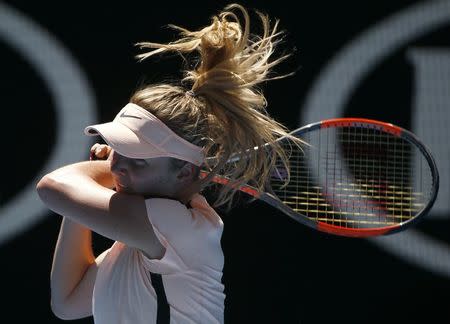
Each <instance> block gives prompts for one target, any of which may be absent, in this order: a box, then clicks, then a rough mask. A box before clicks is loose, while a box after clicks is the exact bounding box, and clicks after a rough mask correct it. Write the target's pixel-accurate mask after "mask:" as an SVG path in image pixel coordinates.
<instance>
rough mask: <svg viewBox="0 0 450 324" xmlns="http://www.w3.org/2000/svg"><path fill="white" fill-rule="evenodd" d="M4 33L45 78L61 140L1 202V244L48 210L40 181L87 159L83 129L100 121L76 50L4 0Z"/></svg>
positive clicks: (0, 28)
mask: <svg viewBox="0 0 450 324" xmlns="http://www.w3.org/2000/svg"><path fill="white" fill-rule="evenodd" d="M0 37H1V38H2V40H4V41H5V43H7V44H8V45H9V46H11V47H12V48H13V49H14V50H15V51H16V52H17V53H18V54H19V55H21V56H22V57H23V58H24V59H25V60H26V61H27V62H28V63H29V64H30V65H31V66H32V67H33V68H34V69H35V70H36V71H37V73H38V74H39V76H40V77H41V78H42V79H43V80H44V82H45V84H46V85H47V87H48V89H49V91H50V94H51V96H52V101H53V103H54V107H55V108H56V114H57V116H56V121H57V129H56V132H55V133H56V137H57V138H56V144H55V147H54V148H53V151H52V152H51V154H50V156H49V157H48V160H47V162H46V164H45V166H44V168H43V169H42V170H41V171H40V172H39V174H37V175H36V176H35V177H34V178H33V179H32V181H30V182H29V183H28V184H27V185H26V186H25V187H24V188H23V189H22V191H21V192H20V193H18V194H17V195H16V196H15V197H14V198H13V199H11V200H10V201H8V202H7V204H6V205H4V206H1V209H0V215H1V217H0V244H1V243H3V242H5V241H6V240H7V239H10V238H12V237H13V236H14V235H17V234H18V233H19V232H21V231H24V230H25V229H27V228H28V227H30V226H32V225H33V224H35V223H36V222H37V221H38V220H39V219H40V218H41V217H43V216H45V215H47V214H48V209H47V208H46V207H45V206H44V204H42V202H41V201H40V200H39V197H38V196H37V194H36V183H37V181H38V180H39V179H40V178H41V177H42V175H44V174H45V173H48V172H49V171H52V170H54V169H56V168H58V167H61V166H62V165H64V164H68V163H74V162H77V161H79V160H80V159H82V158H83V157H84V158H85V157H86V148H87V147H88V146H89V144H90V139H89V138H87V137H86V136H84V135H83V133H82V130H83V129H84V127H85V126H86V125H88V124H92V123H94V120H95V119H96V115H95V111H96V109H95V104H94V95H93V93H92V91H91V88H90V87H89V85H88V82H87V80H86V77H85V76H84V75H83V72H82V70H81V68H80V67H79V66H78V65H77V64H76V62H75V60H74V59H73V58H72V56H71V55H70V53H68V52H67V50H66V49H64V47H63V46H62V45H61V44H60V43H59V42H58V41H57V40H56V39H55V38H54V37H53V36H52V35H50V34H49V33H48V32H47V31H46V30H44V29H43V28H41V27H40V26H38V25H37V24H35V23H34V22H32V21H31V20H30V19H28V18H27V17H25V16H24V15H22V14H20V13H19V12H17V11H16V10H14V9H12V8H10V7H9V6H6V5H5V4H3V3H0ZM21 109H23V110H25V109H26V107H23V108H20V107H18V111H19V112H20V110H21ZM30 137H32V134H30ZM36 145H39V144H36Z"/></svg>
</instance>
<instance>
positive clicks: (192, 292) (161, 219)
mask: <svg viewBox="0 0 450 324" xmlns="http://www.w3.org/2000/svg"><path fill="white" fill-rule="evenodd" d="M190 205H191V207H192V208H187V207H186V206H185V205H183V204H181V203H180V202H179V201H176V200H171V199H164V198H151V199H147V200H146V206H147V214H148V217H149V220H150V223H151V224H152V226H153V229H154V232H155V234H156V236H157V237H158V239H159V241H160V242H161V244H162V245H163V246H164V247H165V248H166V252H165V254H164V256H163V257H162V258H161V259H159V260H158V259H149V258H147V257H146V256H145V255H144V254H143V253H142V252H141V251H140V250H138V249H135V248H131V247H128V246H126V245H124V244H123V243H120V242H115V243H114V244H113V245H112V247H111V248H110V249H109V250H108V252H107V255H106V256H105V258H104V259H103V261H102V263H101V264H100V266H99V269H98V272H97V278H96V281H95V286H94V296H93V316H94V321H95V323H96V324H115V323H117V324H119V323H121V324H128V323H129V324H140V323H142V324H143V323H146V324H151V323H156V314H157V299H156V298H157V296H156V293H155V290H154V289H153V286H152V283H151V278H150V273H149V272H150V271H151V272H154V273H159V274H161V276H162V281H163V285H164V289H165V293H166V298H167V302H168V303H169V305H170V323H196V324H198V323H223V322H224V301H225V294H224V286H223V284H222V282H221V279H222V270H223V265H224V255H223V252H222V248H221V244H220V239H221V236H222V232H223V222H222V220H221V218H220V217H219V215H217V213H216V212H215V211H214V209H213V208H212V207H211V206H209V204H208V203H207V201H206V199H205V198H204V197H203V196H201V195H199V194H197V195H195V196H194V197H193V199H192V200H191V202H190Z"/></svg>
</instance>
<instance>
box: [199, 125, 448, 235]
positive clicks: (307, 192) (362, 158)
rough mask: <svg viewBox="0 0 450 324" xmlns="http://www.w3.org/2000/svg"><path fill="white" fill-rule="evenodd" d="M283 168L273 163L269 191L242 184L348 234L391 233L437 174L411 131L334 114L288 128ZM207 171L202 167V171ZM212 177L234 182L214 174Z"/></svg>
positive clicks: (421, 209) (299, 217)
mask: <svg viewBox="0 0 450 324" xmlns="http://www.w3.org/2000/svg"><path fill="white" fill-rule="evenodd" d="M291 134H292V135H294V136H296V137H298V138H301V139H302V140H303V141H304V142H306V143H307V144H309V145H304V146H302V147H301V148H299V147H298V146H296V145H295V144H292V143H290V141H292V140H289V139H288V138H285V137H282V138H280V139H279V141H281V142H282V144H283V147H285V149H286V150H288V151H289V156H290V157H289V163H290V181H289V183H288V184H287V185H286V186H283V184H284V183H285V180H286V178H287V170H286V168H285V167H284V166H283V165H282V164H281V163H279V164H278V163H277V164H276V167H275V168H274V170H273V171H272V174H271V179H270V186H269V189H268V190H267V192H260V191H258V190H256V189H255V188H254V187H252V186H249V185H243V186H241V187H240V188H239V190H240V191H242V192H245V193H246V194H249V195H251V196H253V197H254V198H256V199H259V200H261V201H264V202H265V203H267V204H269V205H271V206H273V207H275V208H276V209H278V210H280V211H281V212H283V213H285V214H286V215H288V216H289V217H291V218H292V219H294V220H296V221H298V222H299V223H301V224H303V225H306V226H309V227H311V228H313V229H316V230H319V231H322V232H326V233H330V234H334V235H339V236H348V237H370V236H378V235H386V234H392V233H396V232H399V231H402V230H404V229H406V228H408V227H409V226H411V225H413V224H416V223H417V222H418V221H419V220H420V219H421V218H422V217H423V216H424V215H426V214H427V212H428V211H429V210H430V209H431V208H432V206H433V203H434V201H435V199H436V196H437V193H438V189H439V174H438V170H437V168H436V164H435V161H434V159H433V157H432V155H431V153H430V151H429V150H428V149H427V147H425V145H424V144H423V143H422V142H421V141H420V140H419V139H418V138H417V137H416V136H415V135H414V134H413V133H411V132H409V131H407V130H405V129H403V128H401V127H398V126H395V125H393V124H389V123H385V122H381V121H377V120H370V119H361V118H337V119H329V120H324V121H320V122H317V123H313V124H309V125H306V126H304V127H301V128H299V129H296V130H294V131H293V132H291ZM207 175H208V172H207V171H201V174H200V176H201V178H205V177H206V176H207ZM212 181H213V182H214V183H219V184H222V185H232V183H231V182H230V180H229V179H227V178H226V177H223V176H220V175H216V176H214V177H213V178H212Z"/></svg>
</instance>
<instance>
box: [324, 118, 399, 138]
mask: <svg viewBox="0 0 450 324" xmlns="http://www.w3.org/2000/svg"><path fill="white" fill-rule="evenodd" d="M360 124H366V125H367V124H368V125H372V126H377V127H379V128H380V129H382V130H383V131H384V132H386V133H390V134H393V135H395V136H400V135H401V134H402V131H403V130H402V128H400V127H398V126H395V125H393V124H389V123H385V122H382V121H378V120H372V119H366V118H334V119H327V120H323V121H321V127H349V126H351V127H358V125H360Z"/></svg>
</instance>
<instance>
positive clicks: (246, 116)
mask: <svg viewBox="0 0 450 324" xmlns="http://www.w3.org/2000/svg"><path fill="white" fill-rule="evenodd" d="M235 10H237V11H239V12H240V13H241V15H242V17H243V23H241V21H240V20H239V18H238V16H237V14H236V13H235V12H234V11H235ZM257 14H258V16H259V18H260V20H261V23H262V27H263V32H262V35H260V36H258V35H253V34H250V17H249V14H248V12H247V10H246V9H245V8H244V7H242V6H241V5H238V4H231V5H228V6H227V7H225V9H224V11H222V12H221V13H220V14H219V15H217V16H213V17H212V23H211V25H209V26H207V27H205V28H203V29H200V30H198V31H189V30H187V29H184V28H181V27H178V26H173V25H171V27H173V28H174V29H177V30H178V31H180V33H181V38H180V39H178V40H176V41H174V42H170V43H167V44H160V43H151V42H142V43H138V44H137V45H138V46H140V47H141V48H151V49H152V50H151V51H149V52H146V53H143V54H140V55H138V56H137V58H139V59H140V60H144V59H147V58H148V57H150V56H152V55H155V54H159V53H164V52H171V51H172V52H177V53H181V54H183V53H191V52H198V53H199V54H200V56H199V58H198V61H197V62H196V67H195V69H193V70H186V71H185V77H184V78H183V80H182V82H184V83H186V82H187V83H189V84H191V85H192V87H191V88H190V89H188V91H187V90H186V89H185V88H184V87H182V86H177V85H171V84H155V85H148V86H146V87H144V88H143V89H140V90H138V91H136V92H135V93H134V95H133V96H132V98H131V100H130V101H131V102H133V103H135V104H138V105H140V106H141V107H143V108H145V109H148V110H149V111H151V112H152V113H153V114H155V115H156V116H157V117H158V118H160V119H161V120H162V121H163V122H164V123H165V124H166V125H167V126H168V127H170V128H171V129H172V130H173V131H175V132H176V133H177V134H178V135H180V136H181V137H183V138H184V139H186V140H188V141H190V142H191V143H194V144H196V145H199V146H202V147H204V152H205V155H206V156H207V157H208V158H211V159H209V160H208V161H209V162H207V163H206V168H207V169H208V170H210V171H211V170H213V168H214V167H215V166H217V164H218V163H220V162H222V163H221V164H220V165H221V166H220V170H216V171H218V173H219V174H221V175H225V176H227V177H229V178H230V179H231V180H232V182H233V183H234V184H235V185H236V186H239V185H241V184H245V183H251V184H252V185H253V186H255V187H256V188H257V189H259V190H264V188H265V187H266V184H267V183H268V179H269V177H270V175H271V174H270V173H271V170H272V169H273V167H274V165H275V163H280V161H281V163H283V164H284V165H285V167H286V168H287V170H289V168H288V156H287V152H286V151H285V149H283V147H282V146H281V145H280V144H279V143H277V142H276V139H277V138H279V137H281V136H289V135H288V130H287V128H286V127H285V126H284V125H282V124H281V123H279V122H277V121H276V120H274V119H273V118H271V117H270V116H269V114H268V113H267V111H266V106H267V102H266V99H265V97H264V95H263V93H262V91H261V90H259V89H258V88H257V86H258V85H259V84H260V83H262V82H264V81H267V80H272V79H275V78H281V77H285V76H286V75H283V76H278V77H272V78H270V77H269V75H268V74H269V71H270V69H271V68H272V67H273V66H275V65H277V64H278V63H280V62H281V61H283V60H284V59H286V57H287V56H288V55H285V56H282V57H279V58H277V59H275V60H272V61H270V58H271V55H272V54H273V52H274V49H275V45H276V44H277V43H278V42H279V41H280V35H281V34H282V33H281V32H279V31H277V27H278V20H277V21H276V22H275V25H274V26H273V28H271V27H270V21H269V18H268V17H267V15H265V14H262V13H260V12H257ZM295 141H296V142H298V143H300V141H299V140H296V139H294V142H295ZM265 143H270V144H269V145H270V150H266V149H258V150H254V149H253V148H255V147H261V146H262V145H264V144H265ZM232 156H233V157H235V156H237V157H239V159H238V160H237V161H235V162H233V163H228V164H225V165H223V162H225V161H228V160H229V159H230V157H232ZM211 161H213V162H211ZM287 181H289V177H288V179H287ZM235 193H236V190H235V189H232V188H231V187H229V186H223V187H221V188H220V190H219V194H218V196H217V199H216V201H215V202H214V204H213V206H214V207H219V206H221V205H224V204H226V203H228V208H230V207H231V203H232V200H233V197H234V194H235Z"/></svg>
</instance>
